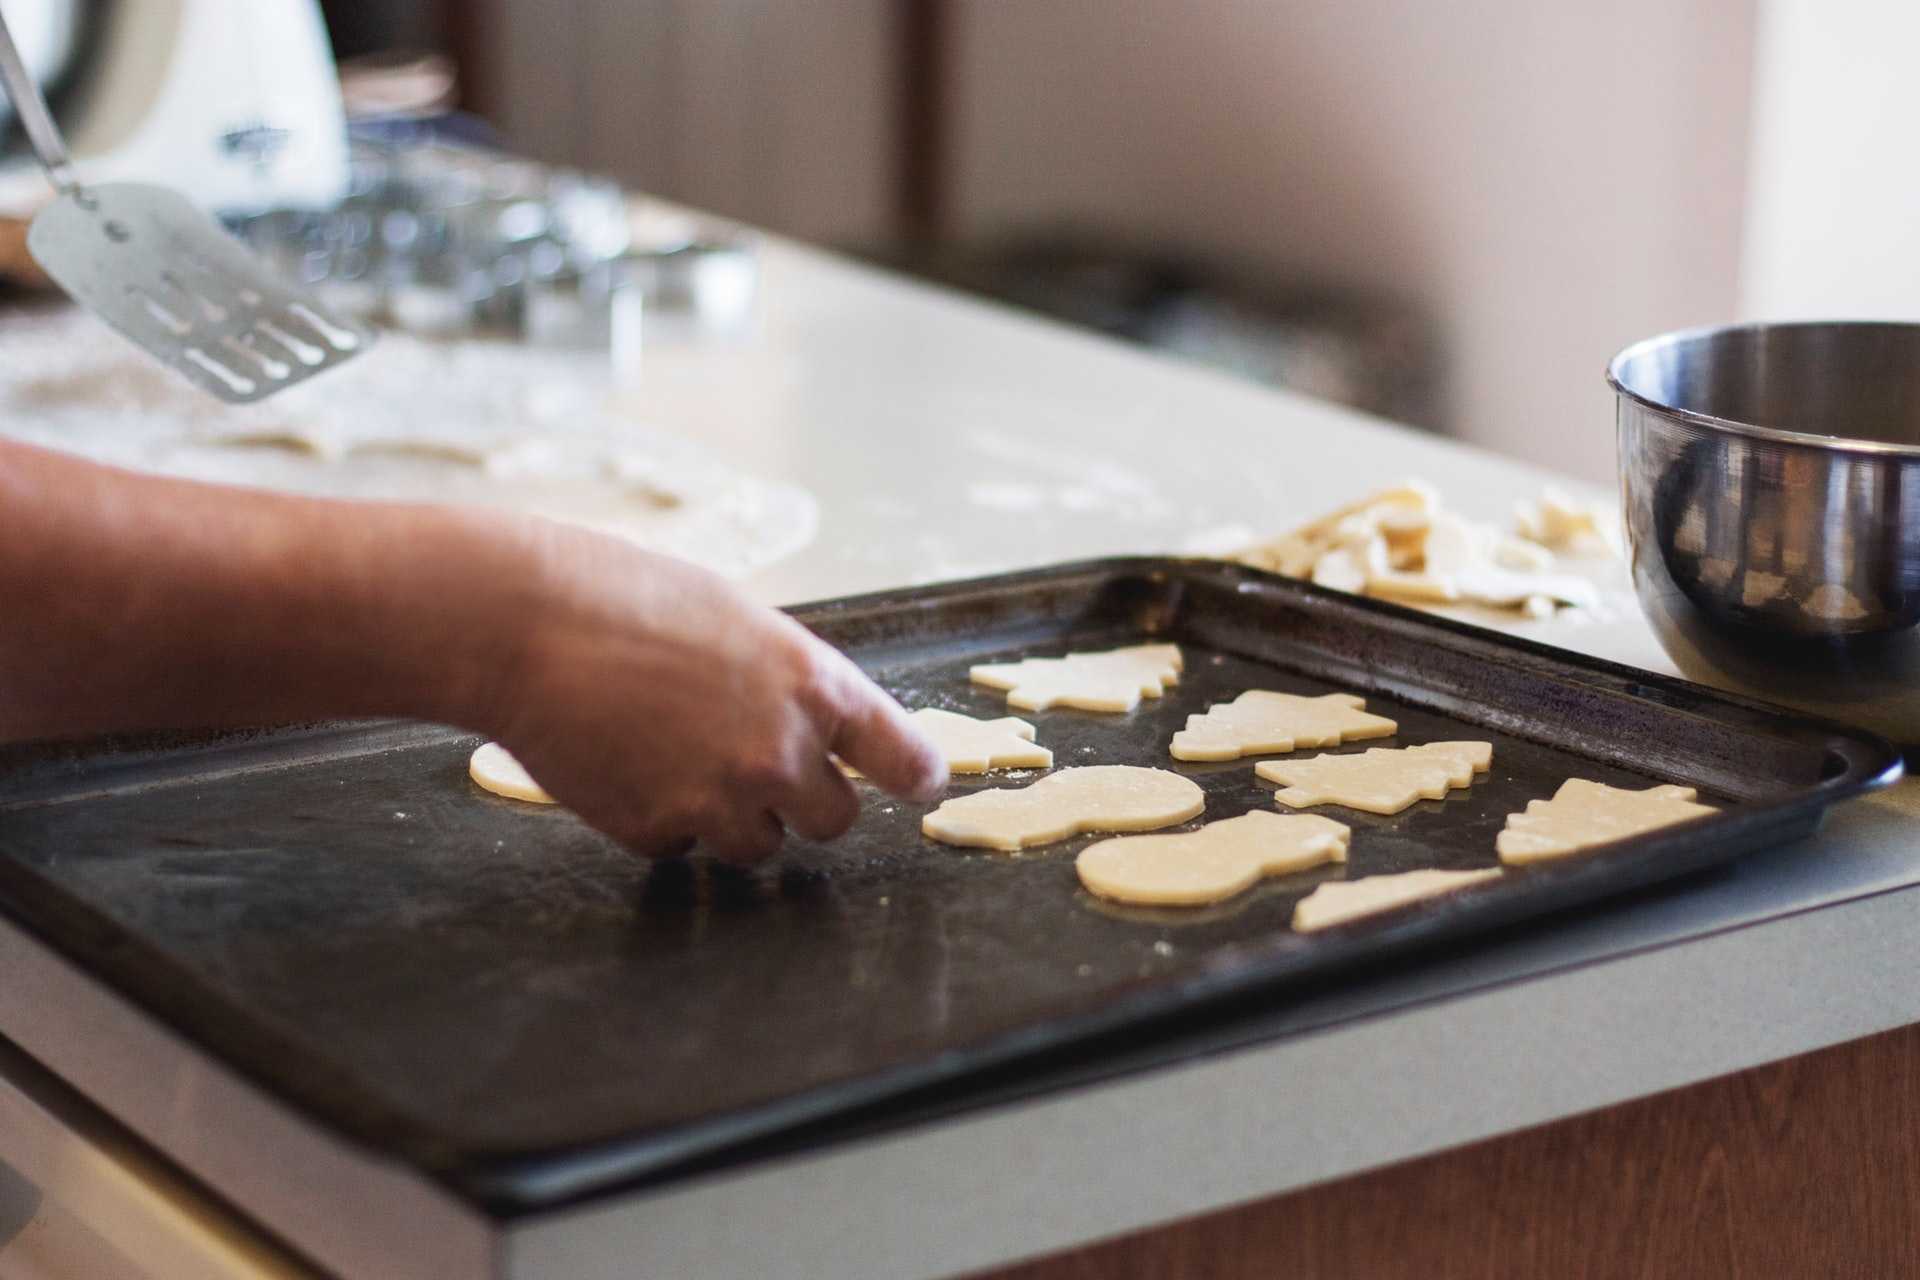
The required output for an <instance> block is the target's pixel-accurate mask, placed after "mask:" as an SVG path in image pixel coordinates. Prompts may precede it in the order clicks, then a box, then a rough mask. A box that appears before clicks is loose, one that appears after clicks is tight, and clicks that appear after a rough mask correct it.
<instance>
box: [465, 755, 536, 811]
mask: <svg viewBox="0 0 1920 1280" xmlns="http://www.w3.org/2000/svg"><path fill="white" fill-rule="evenodd" d="M467 776H468V777H470V778H472V779H473V780H474V781H475V782H477V783H479V784H480V787H481V789H482V790H484V791H491V792H493V794H495V795H497V796H505V797H507V799H509V800H525V801H527V802H528V803H529V804H556V803H558V802H557V801H556V800H554V798H553V797H552V796H550V795H548V794H547V790H546V788H545V787H543V786H541V785H540V784H539V783H537V782H535V781H534V780H533V776H532V775H531V774H529V773H528V772H527V770H526V768H525V766H523V765H522V764H521V763H520V762H519V761H518V760H515V759H514V758H513V754H512V753H511V752H509V751H508V750H507V749H506V748H505V747H503V746H501V745H500V744H499V743H497V742H487V743H482V744H481V746H480V747H479V748H478V749H477V750H476V751H475V752H474V753H473V755H472V756H471V757H470V758H469V759H468V760H467Z"/></svg>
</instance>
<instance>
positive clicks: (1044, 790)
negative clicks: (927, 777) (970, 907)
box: [920, 764, 1207, 853]
mask: <svg viewBox="0 0 1920 1280" xmlns="http://www.w3.org/2000/svg"><path fill="white" fill-rule="evenodd" d="M1206 803H1207V802H1206V796H1205V795H1204V794H1203V793H1202V792H1201V790H1200V787H1199V785H1198V784H1197V783H1195V782H1194V781H1193V780H1192V779H1191V778H1183V777H1181V776H1180V775H1179V774H1177V773H1173V772H1171V771H1169V770H1166V769H1143V768H1140V767H1139V766H1137V765H1130V764H1096V765H1089V766H1087V767H1086V768H1081V769H1062V770H1060V772H1058V773H1051V774H1048V775H1047V776H1046V777H1044V778H1042V779H1040V780H1039V781H1038V782H1035V783H1033V784H1032V785H1030V786H1025V787H1002V788H999V789H997V790H993V791H976V792H974V793H972V794H971V795H964V796H955V797H954V798H953V799H951V800H948V801H945V802H944V803H942V804H941V806H940V807H939V808H938V809H935V810H934V811H933V812H932V813H929V814H928V815H927V816H926V817H925V818H924V819H922V820H921V823H920V830H921V831H922V832H923V833H924V834H926V835H928V836H931V837H932V838H933V839H935V840H939V841H941V842H943V843H945V844H957V845H966V846H969V847H971V848H976V849H999V850H1002V851H1003V852H1008V853H1011V852H1013V851H1014V850H1016V849H1024V848H1027V847H1029V846H1032V845H1037V844H1052V843H1053V842H1054V841H1056V840H1065V839H1066V838H1067V837H1068V836H1073V835H1078V834H1079V833H1081V832H1082V831H1152V830H1155V829H1156V828H1159V827H1170V826H1172V825H1174V824H1175V823H1176V822H1185V821H1186V820H1187V819H1188V818H1193V817H1197V816H1199V814H1200V812H1201V810H1203V809H1205V808H1206Z"/></svg>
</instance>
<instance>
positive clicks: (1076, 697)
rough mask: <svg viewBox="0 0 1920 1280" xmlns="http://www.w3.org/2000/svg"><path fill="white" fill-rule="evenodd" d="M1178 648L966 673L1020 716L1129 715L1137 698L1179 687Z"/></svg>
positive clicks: (986, 666) (1075, 656)
mask: <svg viewBox="0 0 1920 1280" xmlns="http://www.w3.org/2000/svg"><path fill="white" fill-rule="evenodd" d="M1180 669H1181V661H1180V646H1179V645H1175V644H1137V645H1132V646H1130V647H1128V648H1125V649H1109V650H1107V651H1105V652H1103V653H1070V654H1068V655H1067V656H1066V657H1064V658H1027V659H1024V660H1022V661H1020V662H989V663H983V664H982V665H980V666H976V667H974V668H972V669H971V670H969V671H968V672H967V678H968V679H970V680H972V681H973V682H974V683H975V684H984V685H986V686H987V687H988V688H990V689H1004V690H1006V691H1007V702H1008V703H1009V704H1010V705H1012V706H1016V707H1019V708H1020V709H1021V710H1023V711H1045V710H1046V709H1047V708H1048V707H1078V708H1080V709H1081V710H1082V711H1131V710H1133V709H1134V708H1135V707H1137V706H1139V705H1140V699H1142V698H1157V697H1159V696H1160V695H1161V694H1162V693H1164V692H1166V689H1167V686H1168V685H1172V684H1178V683H1179V682H1180Z"/></svg>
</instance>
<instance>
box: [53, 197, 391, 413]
mask: <svg viewBox="0 0 1920 1280" xmlns="http://www.w3.org/2000/svg"><path fill="white" fill-rule="evenodd" d="M27 247H28V248H29V249H30V250H32V252H33V257H34V260H35V261H36V262H38V263H39V264H40V266H41V268H42V269H44V270H45V271H46V273H47V274H48V275H50V276H52V277H53V278H54V280H55V281H57V282H58V283H59V285H60V287H61V288H63V289H65V290H66V291H67V292H68V293H69V294H70V295H72V297H73V299H74V301H76V302H78V303H80V304H81V305H82V306H85V307H87V308H88V309H89V310H91V311H93V312H94V313H95V314H97V315H98V316H99V317H100V318H101V319H102V320H105V321H106V322H107V323H108V324H110V325H112V326H113V327H114V328H115V329H118V330H119V331H120V332H121V333H123V334H125V335H126V336H127V337H128V338H131V339H132V340H133V341H134V342H136V343H138V344H139V345H140V346H142V347H144V348H146V350H147V351H148V352H149V353H150V354H151V355H153V356H154V358H155V359H157V360H159V361H160V362H161V363H163V364H166V365H168V366H170V367H171V368H174V369H177V370H179V372H180V373H181V374H183V375H184V376H185V377H186V378H187V379H188V380H189V381H191V382H193V383H194V385H196V386H198V387H200V388H201V389H202V390H205V391H208V392H211V393H212V394H214V395H216V396H218V397H220V399H222V400H225V401H228V402H230V403H234V404H241V403H245V402H247V401H250V400H258V399H260V398H261V397H263V396H269V395H272V394H273V393H274V392H276V391H279V390H281V389H283V388H285V387H290V386H292V385H293V384H294V383H296V382H301V381H304V380H305V379H307V378H310V377H312V376H313V375H314V374H316V373H319V372H320V371H321V370H323V369H330V368H332V367H333V366H334V365H336V364H339V363H340V362H341V361H343V360H347V359H349V358H351V357H353V356H355V355H357V354H359V353H360V352H361V351H364V350H365V349H366V348H367V347H368V346H370V345H371V344H372V342H373V333H372V331H371V330H369V329H367V328H366V327H365V326H363V325H360V324H357V323H354V322H352V321H346V320H341V319H339V318H337V317H335V316H333V315H331V314H329V313H328V312H327V311H326V310H325V309H324V308H323V307H321V306H320V304H319V303H318V302H316V301H315V300H314V299H312V298H311V297H308V296H307V295H305V294H303V293H300V292H298V291H296V290H294V289H290V288H288V287H287V286H286V285H285V284H283V283H281V282H280V281H279V280H278V279H276V278H275V277H274V276H273V274H272V273H271V272H270V271H269V270H268V269H267V268H266V266H265V265H264V264H263V263H261V262H260V261H259V260H258V259H257V258H255V257H254V256H253V254H252V253H250V252H248V250H247V249H246V248H245V246H243V245H242V244H241V243H240V242H239V241H238V240H235V239H234V238H233V237H232V236H230V235H228V234H227V233H226V232H225V231H223V230H221V228H220V226H219V224H218V223H216V222H214V221H213V219H211V218H209V217H208V216H207V215H206V214H205V213H203V212H201V211H200V209H198V208H197V207H196V206H195V205H194V204H193V203H192V202H191V201H189V200H187V199H186V198H185V197H184V196H182V195H180V193H178V192H176V191H170V190H168V189H167V188H165V187H154V186H148V185H146V184H144V183H133V182H117V183H107V184H103V185H101V186H97V187H86V188H84V189H79V190H72V191H64V192H62V193H61V194H60V195H59V196H58V197H57V198H56V199H55V200H54V202H53V203H52V204H50V205H48V206H47V207H46V208H45V209H43V210H41V211H40V213H39V214H38V215H37V216H36V217H35V218H34V220H33V225H32V226H31V227H30V228H28V230H27Z"/></svg>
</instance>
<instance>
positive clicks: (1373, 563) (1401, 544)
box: [1232, 481, 1609, 618]
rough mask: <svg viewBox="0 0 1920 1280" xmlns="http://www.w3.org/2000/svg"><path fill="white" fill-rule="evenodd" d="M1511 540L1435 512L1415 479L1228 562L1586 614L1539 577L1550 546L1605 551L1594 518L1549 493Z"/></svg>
mask: <svg viewBox="0 0 1920 1280" xmlns="http://www.w3.org/2000/svg"><path fill="white" fill-rule="evenodd" d="M1519 529H1520V532H1519V533H1518V534H1510V533H1505V532H1503V531H1501V530H1500V529H1498V528H1496V527H1494V526H1493V525H1490V524H1482V523H1479V522H1477V521H1473V520H1468V519H1466V518H1465V517H1463V516H1460V515H1457V514H1455V513H1453V512H1450V511H1443V510H1441V508H1440V500H1439V498H1438V497H1437V496H1436V495H1435V494H1434V492H1433V490H1432V489H1430V488H1428V487H1427V486H1425V485H1423V484H1420V483H1418V482H1417V481H1409V482H1408V483H1406V484H1404V485H1398V486H1395V487H1393V488H1390V489H1382V490H1380V491H1379V492H1377V493H1373V494H1369V495H1368V496H1367V497H1365V498H1362V499H1360V500H1359V501H1357V502H1350V503H1348V504H1346V505H1345V506H1343V507H1339V508H1337V509H1335V510H1333V511H1330V512H1328V513H1327V514H1326V515H1324V516H1321V517H1320V518H1319V519H1317V520H1312V521H1309V522H1308V523H1307V524H1304V525H1301V526H1300V527H1299V528H1297V529H1294V530H1292V531H1291V532H1289V533H1285V534H1282V535H1281V536H1280V537H1278V538H1274V539H1272V540H1270V541H1268V542H1264V543H1258V544H1255V545H1254V546H1251V547H1247V548H1244V549H1242V550H1241V551H1239V552H1238V553H1236V554H1235V555H1234V556H1233V557H1232V558H1233V559H1235V560H1238V561H1239V562H1240V563H1242V564H1247V565H1252V566H1253V567H1254V568H1257V569H1266V570H1268V571H1270V572H1275V573H1283V574H1286V575H1288V576H1289V577H1295V578H1310V579H1311V580H1312V581H1313V582H1314V583H1315V584H1316V585H1319V586H1323V587H1332V588H1334V589H1336V590H1340V591H1352V592H1356V593H1359V594H1363V595H1370V596H1374V597H1376V598H1378V599H1382V600H1394V601H1398V602H1400V603H1403V604H1413V605H1454V604H1462V603H1466V604H1478V605H1488V606H1492V607H1495V608H1501V609H1513V610H1516V611H1518V612H1520V613H1522V614H1523V615H1524V616H1527V617H1533V618H1541V617H1551V616H1552V614H1553V612H1554V611H1555V610H1556V609H1557V608H1558V607H1559V606H1561V605H1566V606H1572V607H1578V608H1592V607H1594V606H1596V605H1597V604H1598V603H1599V595H1598V593H1597V592H1596V591H1595V590H1594V589H1593V586H1592V584H1591V583H1589V582H1587V581H1586V580H1585V579H1583V578H1578V577H1573V576H1569V575H1566V574H1556V573H1550V572H1547V570H1549V569H1550V568H1551V567H1552V566H1553V563H1554V552H1555V550H1557V549H1565V550H1570V551H1589V550H1592V549H1593V547H1594V546H1596V545H1597V546H1599V547H1601V548H1603V549H1604V548H1607V547H1608V546H1609V543H1608V540H1607V537H1606V533H1605V528H1604V526H1603V524H1602V523H1601V519H1600V517H1599V516H1598V515H1597V514H1596V513H1595V512H1594V511H1593V510H1592V509H1591V508H1587V507H1584V506H1582V505H1581V504H1578V503H1575V502H1573V500H1572V499H1569V498H1567V497H1565V495H1563V494H1559V493H1558V492H1557V491H1553V490H1549V491H1548V493H1547V494H1546V495H1545V496H1543V497H1542V498H1541V499H1540V500H1539V501H1538V502H1537V503H1530V504H1523V505H1522V507H1521V508H1520V512H1519Z"/></svg>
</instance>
